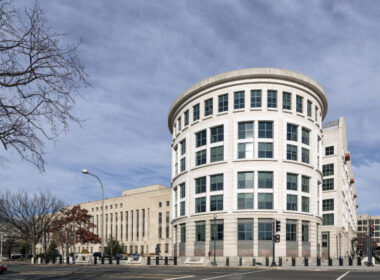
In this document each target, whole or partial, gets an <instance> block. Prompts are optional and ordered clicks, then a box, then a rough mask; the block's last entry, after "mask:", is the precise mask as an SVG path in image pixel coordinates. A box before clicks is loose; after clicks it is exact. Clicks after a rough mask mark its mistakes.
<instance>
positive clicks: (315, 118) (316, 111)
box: [314, 106, 318, 121]
mask: <svg viewBox="0 0 380 280" xmlns="http://www.w3.org/2000/svg"><path fill="white" fill-rule="evenodd" d="M314 113H315V114H314V120H315V121H318V107H317V106H315V109H314Z"/></svg>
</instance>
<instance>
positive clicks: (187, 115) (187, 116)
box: [183, 110, 189, 126]
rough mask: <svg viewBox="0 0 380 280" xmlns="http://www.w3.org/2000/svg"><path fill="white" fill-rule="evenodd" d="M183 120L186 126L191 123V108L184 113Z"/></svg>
mask: <svg viewBox="0 0 380 280" xmlns="http://www.w3.org/2000/svg"><path fill="white" fill-rule="evenodd" d="M183 121H184V125H185V126H187V125H189V110H187V111H185V113H184V114H183Z"/></svg>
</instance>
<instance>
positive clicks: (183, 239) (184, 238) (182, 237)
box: [180, 224, 186, 243]
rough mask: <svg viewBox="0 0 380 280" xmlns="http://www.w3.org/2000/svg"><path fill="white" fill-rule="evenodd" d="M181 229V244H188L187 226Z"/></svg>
mask: <svg viewBox="0 0 380 280" xmlns="http://www.w3.org/2000/svg"><path fill="white" fill-rule="evenodd" d="M180 227H181V237H180V238H181V239H180V242H181V243H185V242H186V224H181V225H180Z"/></svg>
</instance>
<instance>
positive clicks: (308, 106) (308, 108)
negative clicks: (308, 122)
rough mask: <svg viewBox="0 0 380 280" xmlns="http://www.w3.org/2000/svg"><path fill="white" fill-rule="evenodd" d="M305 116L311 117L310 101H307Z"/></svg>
mask: <svg viewBox="0 0 380 280" xmlns="http://www.w3.org/2000/svg"><path fill="white" fill-rule="evenodd" d="M307 116H308V117H311V101H309V100H308V101H307Z"/></svg>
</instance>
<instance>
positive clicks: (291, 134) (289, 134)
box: [286, 123, 298, 141]
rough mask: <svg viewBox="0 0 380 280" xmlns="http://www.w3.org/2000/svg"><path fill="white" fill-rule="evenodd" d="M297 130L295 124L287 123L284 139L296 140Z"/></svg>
mask: <svg viewBox="0 0 380 280" xmlns="http://www.w3.org/2000/svg"><path fill="white" fill-rule="evenodd" d="M297 130H298V126H297V125H293V124H289V123H288V125H287V129H286V139H287V140H289V141H298V135H297Z"/></svg>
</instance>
